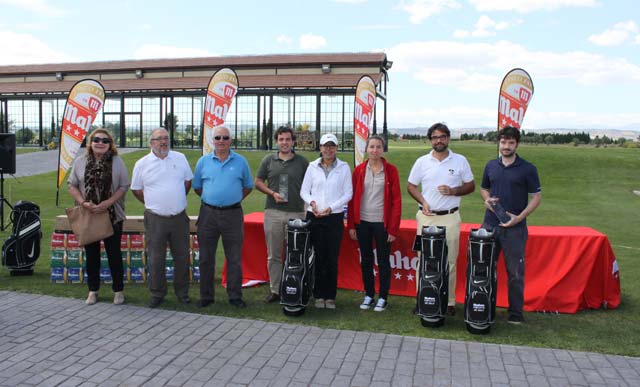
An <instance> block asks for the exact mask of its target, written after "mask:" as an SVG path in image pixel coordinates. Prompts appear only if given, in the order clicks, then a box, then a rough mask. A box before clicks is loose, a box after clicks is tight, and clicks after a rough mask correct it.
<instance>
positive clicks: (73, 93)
mask: <svg viewBox="0 0 640 387" xmlns="http://www.w3.org/2000/svg"><path fill="white" fill-rule="evenodd" d="M104 98H105V95H104V87H102V85H101V84H100V82H98V81H95V80H93V79H84V80H81V81H78V82H76V84H75V85H73V87H72V88H71V90H70V91H69V97H68V98H67V103H66V105H65V107H64V117H63V119H62V128H61V129H60V148H59V153H58V181H57V184H58V186H57V191H56V205H57V204H58V192H59V190H60V186H61V185H62V182H63V181H64V178H65V176H66V175H67V171H68V170H69V168H70V167H71V163H72V162H73V159H74V158H75V157H76V154H77V153H78V149H80V144H82V141H83V140H84V138H85V136H86V135H87V133H88V132H89V131H90V130H91V125H93V121H94V120H95V118H96V115H98V112H99V111H100V110H101V109H102V106H103V105H104Z"/></svg>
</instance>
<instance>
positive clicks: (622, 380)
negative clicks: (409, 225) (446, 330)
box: [0, 291, 640, 387]
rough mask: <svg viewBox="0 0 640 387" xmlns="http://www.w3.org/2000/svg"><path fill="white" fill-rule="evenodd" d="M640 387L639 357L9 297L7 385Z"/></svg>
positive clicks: (0, 305)
mask: <svg viewBox="0 0 640 387" xmlns="http://www.w3.org/2000/svg"><path fill="white" fill-rule="evenodd" d="M17 385H24V386H30V385H40V386H79V385H81V386H97V385H100V386H116V385H124V386H141V385H144V386H163V385H169V386H189V387H191V386H225V385H230V386H245V385H248V386H309V385H312V386H501V385H502V386H506V385H511V386H565V385H576V386H587V385H590V386H618V385H621V386H638V385H640V358H630V357H624V356H611V355H602V354H596V353H586V352H575V351H565V350H553V349H540V348H529V347H516V346H510V345H496V344H479V343H472V342H458V341H450V340H434V339H426V338H417V337H404V336H396V335H385V334H377V333H368V332H354V331H344V330H335V329H320V328H314V327H308V326H302V325H293V324H281V323H269V322H264V321H254V320H243V319H235V318H227V317H217V316H205V315H198V314H193V313H185V312H175V311H166V310H158V309H149V308H145V307H137V306H130V305H121V306H115V305H112V304H108V303H104V302H103V303H98V304H96V305H94V306H91V307H87V306H85V304H84V302H83V301H82V300H77V299H69V298H56V297H50V296H41V295H33V294H23V293H15V292H7V291H0V386H17Z"/></svg>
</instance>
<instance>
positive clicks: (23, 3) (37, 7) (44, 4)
mask: <svg viewBox="0 0 640 387" xmlns="http://www.w3.org/2000/svg"><path fill="white" fill-rule="evenodd" d="M0 4H1V5H9V6H14V7H18V8H22V9H25V10H27V11H31V12H35V13H37V14H40V15H44V16H49V17H60V16H64V15H66V14H67V13H68V12H67V11H66V10H65V9H64V8H62V7H56V6H54V5H50V4H49V3H48V1H47V0H0Z"/></svg>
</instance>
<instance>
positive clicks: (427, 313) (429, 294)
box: [416, 226, 449, 327]
mask: <svg viewBox="0 0 640 387" xmlns="http://www.w3.org/2000/svg"><path fill="white" fill-rule="evenodd" d="M419 246H420V252H421V254H420V273H419V276H420V278H419V280H418V295H417V300H416V302H417V311H418V316H420V320H421V323H422V326H424V327H439V326H441V325H442V324H444V316H445V313H446V312H447V300H448V294H449V260H448V258H447V253H448V248H447V231H446V228H445V227H437V226H429V227H423V228H422V235H419Z"/></svg>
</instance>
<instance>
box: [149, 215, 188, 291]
mask: <svg viewBox="0 0 640 387" xmlns="http://www.w3.org/2000/svg"><path fill="white" fill-rule="evenodd" d="M144 238H145V241H146V243H147V261H148V262H149V278H148V279H147V280H148V283H149V290H150V291H151V297H154V298H164V297H165V296H166V295H167V278H166V271H165V270H166V261H167V242H168V243H169V248H170V249H171V255H173V265H174V271H173V289H174V291H175V293H176V297H178V298H179V299H182V298H185V297H188V296H189V217H188V216H187V213H186V211H182V212H181V213H179V214H177V215H174V216H160V215H156V214H154V213H153V212H151V211H148V210H146V211H145V212H144Z"/></svg>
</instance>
